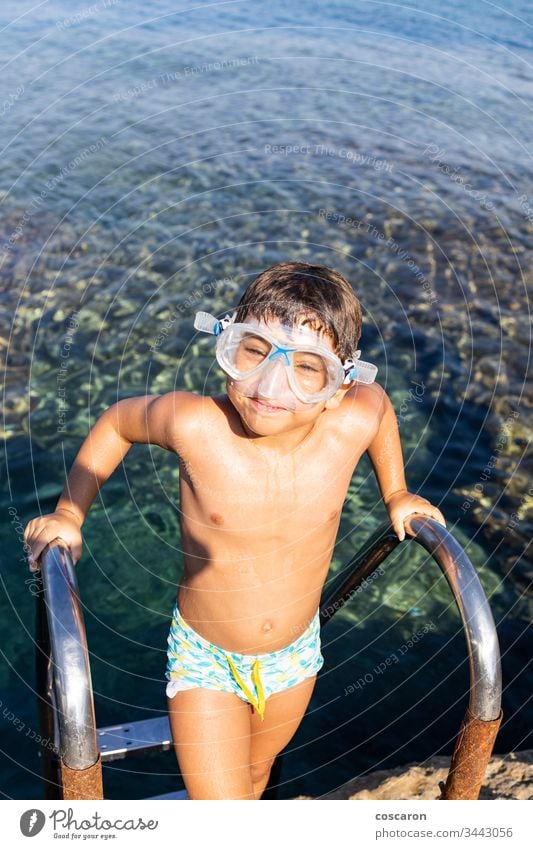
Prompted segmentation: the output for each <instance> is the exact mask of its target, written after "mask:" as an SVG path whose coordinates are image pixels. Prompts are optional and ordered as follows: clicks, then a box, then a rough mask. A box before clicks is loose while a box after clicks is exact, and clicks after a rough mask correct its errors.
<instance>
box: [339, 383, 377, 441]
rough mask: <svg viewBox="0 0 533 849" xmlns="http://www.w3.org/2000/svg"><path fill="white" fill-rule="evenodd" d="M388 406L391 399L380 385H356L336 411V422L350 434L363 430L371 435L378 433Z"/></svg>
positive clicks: (347, 393)
mask: <svg viewBox="0 0 533 849" xmlns="http://www.w3.org/2000/svg"><path fill="white" fill-rule="evenodd" d="M388 406H390V401H389V398H388V396H387V393H386V392H385V390H384V389H383V387H382V386H380V384H379V383H371V384H365V383H356V384H355V385H354V386H352V387H351V388H350V389H348V391H347V392H346V394H345V396H344V398H343V400H342V403H341V404H340V406H339V407H338V409H337V410H336V411H335V413H336V416H335V418H336V422H337V424H338V426H339V427H341V428H343V429H344V428H345V429H346V430H347V432H348V433H350V432H351V433H353V432H354V430H360V429H361V428H363V429H364V430H365V431H366V432H367V433H369V434H370V433H373V432H377V431H378V429H379V426H380V424H381V420H382V418H383V416H384V414H385V412H386V410H387V407H388Z"/></svg>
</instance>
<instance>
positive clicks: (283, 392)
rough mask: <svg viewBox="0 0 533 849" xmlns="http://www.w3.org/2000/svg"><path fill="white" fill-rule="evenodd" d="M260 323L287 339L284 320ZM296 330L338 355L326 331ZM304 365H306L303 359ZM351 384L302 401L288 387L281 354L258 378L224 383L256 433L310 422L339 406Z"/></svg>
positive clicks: (270, 433)
mask: <svg viewBox="0 0 533 849" xmlns="http://www.w3.org/2000/svg"><path fill="white" fill-rule="evenodd" d="M261 325H262V326H263V327H264V328H265V329H268V331H269V332H270V333H271V334H274V335H275V336H276V338H277V339H278V340H279V344H280V345H283V344H284V343H285V344H286V343H287V340H286V337H285V338H284V332H283V331H284V328H283V324H282V323H281V322H280V321H279V320H278V319H271V320H269V321H268V322H266V321H263V322H261ZM297 330H298V331H300V330H301V331H302V333H303V334H304V336H305V334H306V333H308V335H309V339H310V340H313V339H317V340H319V342H320V345H322V346H325V347H326V348H327V349H328V350H329V351H330V352H331V353H332V354H334V355H335V356H337V353H336V351H335V348H334V347H333V343H332V340H331V338H330V337H328V336H327V335H325V334H319V336H318V337H317V334H316V333H315V332H314V331H308V328H306V327H305V326H302V327H300V328H297ZM303 365H304V367H305V366H306V364H305V363H304V364H303ZM352 385H353V384H348V385H344V386H342V388H340V389H339V390H337V392H336V393H335V394H334V395H333V396H332V397H331V398H329V399H328V400H326V401H320V402H318V403H313V404H305V403H302V402H301V401H299V400H298V399H297V398H296V397H295V395H294V393H293V391H292V390H291V387H290V385H289V380H288V374H287V368H286V367H285V364H284V360H283V357H279V358H278V359H277V360H276V361H275V362H272V363H271V364H270V365H269V367H268V369H266V370H265V373H264V375H263V376H262V377H261V379H257V378H256V379H254V381H246V380H233V379H230V378H229V377H228V380H227V383H226V386H227V393H228V397H229V399H230V401H231V403H232V404H233V406H234V407H235V409H236V410H237V412H238V413H239V416H240V418H241V420H242V421H243V423H244V424H245V425H246V427H247V428H248V430H249V431H251V432H253V433H255V434H257V435H259V436H275V435H276V434H282V433H287V432H288V431H291V430H296V429H298V428H301V427H305V426H308V425H312V424H313V423H314V422H315V421H316V420H317V419H318V418H319V416H320V415H321V414H322V413H323V412H324V410H328V409H335V408H336V407H338V406H339V404H340V403H341V401H342V399H343V397H344V395H345V393H346V391H347V390H348V389H349V388H350V387H351V386H352Z"/></svg>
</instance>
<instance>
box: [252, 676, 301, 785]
mask: <svg viewBox="0 0 533 849" xmlns="http://www.w3.org/2000/svg"><path fill="white" fill-rule="evenodd" d="M315 682H316V675H313V676H311V677H310V678H306V679H305V680H304V681H302V682H301V683H300V684H295V686H294V687H289V689H288V690H283V691H282V692H281V693H273V694H272V695H271V696H269V697H268V699H267V700H266V703H265V718H264V720H263V722H261V718H260V717H259V716H258V715H257V713H256V712H255V711H254V712H253V715H252V717H251V729H252V738H251V749H250V770H251V778H252V784H253V790H254V795H255V798H256V799H260V798H261V794H262V793H263V791H264V789H265V787H266V785H267V783H268V777H269V775H270V770H271V768H272V764H273V763H274V760H275V758H276V756H277V755H278V754H279V752H281V750H282V749H284V748H285V746H286V745H287V743H289V741H290V740H291V739H292V737H293V736H294V734H295V733H296V729H297V728H298V726H299V725H300V722H301V721H302V718H303V715H304V713H305V711H306V709H307V706H308V704H309V701H310V699H311V695H312V693H313V689H314V686H315Z"/></svg>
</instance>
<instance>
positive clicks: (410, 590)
mask: <svg viewBox="0 0 533 849" xmlns="http://www.w3.org/2000/svg"><path fill="white" fill-rule="evenodd" d="M26 11H27V14H25V12H26ZM531 23H532V19H531V13H530V9H529V4H528V3H526V2H525V0H524V2H519V0H513V2H512V3H511V4H510V5H509V4H508V6H507V10H503V9H498V8H497V7H495V6H494V5H493V4H489V3H485V2H482V0H475V1H474V2H470V3H469V4H468V5H467V8H464V7H463V5H462V4H460V3H459V2H452V3H449V4H447V5H446V7H443V6H442V4H438V3H436V2H430V3H427V2H426V3H414V4H411V6H410V7H404V6H402V5H400V4H395V3H381V2H368V0H365V2H364V3H362V2H356V1H355V2H353V1H352V2H346V3H343V2H339V3H334V4H330V5H328V6H327V7H326V6H325V5H323V4H318V3H306V4H305V5H304V4H301V3H298V2H296V3H293V4H291V6H290V7H287V6H286V4H282V3H271V4H268V7H265V5H264V4H261V5H260V4H256V3H246V2H231V3H224V4H221V5H219V6H211V5H207V4H195V9H193V10H189V9H188V8H187V6H186V4H177V3H173V4H169V3H167V2H145V3H143V4H140V3H138V2H130V3H128V4H125V3H118V2H117V3H114V4H111V5H106V4H104V3H102V4H87V5H84V4H83V3H82V2H76V3H72V2H69V3H67V2H66V0H65V2H45V3H43V4H41V5H40V6H38V7H37V8H36V9H34V10H32V7H31V4H29V3H13V2H5V3H4V4H2V8H1V10H0V29H1V32H0V56H1V57H2V58H1V60H0V61H1V63H2V76H1V79H2V89H1V90H2V94H1V97H0V149H1V150H2V154H1V156H2V170H1V173H0V198H1V200H2V218H1V223H0V298H1V306H2V314H1V326H0V334H1V336H0V338H1V341H2V349H3V350H4V351H5V352H6V358H5V359H6V365H7V368H6V371H5V376H4V385H5V389H4V398H3V401H4V421H3V425H4V431H5V436H6V448H5V452H4V455H3V458H2V465H3V471H4V472H5V475H4V479H5V482H6V485H5V487H4V488H3V494H2V502H1V509H2V513H3V518H4V521H3V523H2V525H3V530H2V542H3V569H2V582H3V594H2V612H3V615H2V619H1V624H0V628H1V630H2V653H3V660H4V662H3V664H2V667H1V670H0V681H1V683H2V695H1V699H2V711H4V712H5V715H3V716H2V722H1V724H0V734H1V743H0V745H1V747H2V751H3V752H4V754H3V760H2V788H3V790H2V792H3V793H4V795H6V796H8V797H12V798H39V796H40V794H41V785H40V780H39V771H40V761H39V757H38V754H39V753H38V746H36V745H35V743H34V742H32V740H31V730H32V729H37V718H36V700H35V693H34V671H33V653H34V650H33V627H34V609H33V602H34V599H33V596H32V594H31V583H30V582H28V580H27V579H28V574H27V572H26V571H25V569H24V566H23V564H22V563H21V562H19V558H20V556H21V548H20V541H19V539H18V536H19V531H18V530H17V528H18V525H17V522H20V523H22V524H25V522H26V521H27V520H28V519H29V518H30V517H32V516H34V515H36V513H38V512H39V511H43V512H48V511H50V510H51V509H53V506H54V503H55V500H56V498H57V496H58V495H59V493H60V491H61V488H62V485H63V481H64V475H65V470H66V469H67V468H68V466H69V464H70V463H71V461H72V459H73V457H74V456H75V453H76V451H77V449H78V447H79V445H80V442H81V440H82V438H83V437H84V435H85V433H86V432H87V429H88V427H89V426H90V425H91V423H93V422H94V420H95V419H96V417H97V416H98V415H99V414H100V413H101V412H102V410H103V409H104V408H105V407H106V406H108V405H109V404H111V403H113V402H114V401H115V400H117V398H122V397H127V396H130V395H133V394H138V393H144V392H147V391H148V392H165V391H169V390H171V389H173V388H175V387H185V388H188V389H192V390H194V391H198V392H212V391H219V390H220V389H221V387H222V377H221V375H220V374H219V373H218V372H217V371H216V370H215V369H214V368H213V358H212V350H211V348H210V345H209V342H208V341H203V340H198V339H196V338H195V337H194V333H193V329H192V320H193V316H194V312H195V311H196V310H197V309H198V308H205V309H208V310H211V311H214V312H218V313H220V312H223V311H224V310H226V309H227V308H229V307H231V305H232V304H234V303H235V302H236V300H237V299H238V297H239V295H240V293H241V292H242V290H243V288H244V287H245V286H246V284H247V283H248V282H249V281H250V280H251V279H253V277H254V276H255V275H256V274H257V273H258V272H259V271H260V270H262V269H263V268H265V267H267V266H268V265H271V264H273V263H274V262H277V261H279V260H281V259H289V258H290V259H304V260H307V261H313V262H316V263H323V264H327V265H332V266H334V267H336V268H338V269H339V270H340V271H341V272H343V273H344V274H345V275H346V276H347V277H348V279H349V280H350V281H351V282H352V283H353V285H354V288H355V289H356V291H357V292H358V294H359V295H360V297H361V300H362V303H363V306H364V309H365V330H364V337H363V343H362V346H363V352H364V356H365V357H366V358H368V359H369V360H371V361H374V362H376V363H377V364H378V365H379V367H380V378H381V381H382V383H383V384H384V385H385V386H386V388H387V391H388V392H389V394H390V395H391V397H392V399H393V402H394V404H395V406H396V410H397V412H398V414H399V416H400V426H401V431H402V439H403V444H404V450H405V456H406V464H407V470H408V475H409V481H410V485H411V487H412V488H414V489H418V488H420V490H421V491H422V492H423V494H425V495H426V496H427V497H429V498H431V499H433V500H435V501H436V502H438V503H440V504H441V506H442V509H443V510H444V512H445V514H446V516H447V518H448V522H449V526H450V528H451V529H452V532H453V533H454V534H455V535H456V536H457V538H458V539H459V540H460V541H461V542H462V544H463V545H464V546H465V547H466V549H467V551H468V553H469V555H470V557H471V559H472V561H473V562H474V564H475V566H476V568H477V569H478V571H479V575H480V578H481V580H482V583H483V585H484V587H485V590H486V592H487V594H488V595H489V597H490V600H491V605H492V609H493V611H494V616H495V619H496V622H497V624H498V630H499V635H500V640H501V645H502V653H503V662H504V677H505V689H504V711H505V716H506V719H505V722H504V725H503V727H502V731H501V734H500V736H499V738H498V741H497V746H496V748H497V750H498V751H507V750H509V749H512V748H513V749H520V748H524V747H526V746H527V745H531V739H530V737H529V736H528V735H529V734H530V727H531V712H530V710H529V708H528V699H529V697H530V693H531V677H530V675H529V663H530V658H531V640H530V630H531V629H530V624H529V623H530V595H529V594H528V588H529V586H530V582H531V578H532V574H533V573H532V571H531V566H530V564H528V562H527V560H526V558H525V553H524V552H525V547H526V545H527V542H528V541H529V539H530V537H531V512H530V511H531V493H530V492H529V494H528V488H529V486H530V484H529V477H528V470H529V468H530V466H529V465H528V461H527V458H526V447H527V438H528V433H529V427H530V411H529V408H528V406H527V403H526V401H527V396H526V395H525V391H526V388H527V387H526V383H525V380H526V375H527V362H528V354H529V340H530V321H529V314H528V308H527V299H526V283H527V279H526V274H527V270H528V268H529V267H530V262H529V260H530V257H531V249H532V241H533V240H532V220H533V192H532V190H531V176H530V158H531V141H530V139H531V105H532V93H533V89H532V85H531V34H532V28H531ZM387 239H389V240H392V241H389V243H387ZM417 386H418V387H421V388H420V391H419V394H418V395H417V393H416V387H417ZM491 457H496V458H497V462H496V463H495V464H492V465H491V466H490V469H489V472H487V468H488V466H487V464H488V463H489V462H490V458H491ZM177 483H178V471H177V464H176V462H175V459H173V458H172V457H170V456H169V455H167V454H165V453H164V452H162V451H161V450H159V449H148V448H145V447H141V446H137V447H135V448H133V449H132V451H131V452H130V454H129V455H128V457H127V462H126V465H125V468H124V469H121V470H118V471H117V472H116V474H115V475H114V476H113V478H112V479H111V480H110V481H109V482H108V484H107V485H106V487H105V489H104V490H103V492H102V494H101V497H100V498H99V499H98V500H97V501H96V502H95V504H94V506H93V508H92V510H91V513H90V515H89V517H88V519H87V522H86V525H85V537H84V538H85V554H84V558H83V560H82V561H81V562H80V565H79V568H78V574H79V580H80V586H81V592H82V598H83V601H84V604H85V605H86V608H85V617H86V624H87V630H88V635H89V645H90V649H91V664H92V671H93V682H94V689H95V699H96V710H97V720H98V724H99V725H105V724H110V723H114V722H117V721H122V720H126V719H130V720H131V719H136V718H142V717H148V716H154V715H158V714H160V713H161V712H162V711H164V710H165V702H164V681H163V675H164V661H165V655H164V649H165V639H166V632H167V629H168V624H169V616H170V611H171V605H172V600H173V597H174V594H175V587H176V583H177V581H178V577H179V572H180V569H181V552H180V540H179V527H178V519H179V505H178V503H177ZM13 511H14V512H13ZM384 518H385V513H384V510H383V508H382V506H381V505H380V502H379V498H378V494H377V491H376V487H375V484H374V482H373V480H372V477H371V475H370V470H369V467H368V464H366V463H362V464H361V466H360V468H359V470H358V471H357V474H356V475H355V477H354V480H353V482H352V485H351V487H350V491H349V494H348V498H347V500H346V505H345V511H344V515H343V521H342V525H341V532H340V534H339V539H338V544H337V547H336V550H335V556H334V561H333V564H332V574H334V572H335V571H336V570H337V569H338V568H339V567H340V566H341V564H342V563H344V562H345V561H346V560H347V559H348V558H349V556H350V555H351V553H352V552H353V550H354V549H355V548H356V547H358V546H359V545H360V544H361V543H362V542H363V541H364V539H365V538H366V536H368V535H369V534H370V533H371V532H372V531H373V530H374V528H375V527H376V526H377V525H378V524H379V523H380V522H381V521H382V520H383V519H384ZM450 602H451V599H450V596H449V594H448V591H447V589H446V586H445V584H444V582H443V580H442V579H441V578H440V576H439V572H438V569H437V567H436V566H434V565H433V564H432V563H431V562H430V561H428V560H427V558H425V556H424V555H423V554H422V553H421V552H417V551H415V552H413V550H412V546H405V547H403V548H402V549H401V550H400V551H399V553H397V554H396V555H395V556H394V557H393V558H391V562H390V564H389V566H388V569H387V576H386V577H380V578H379V580H376V582H375V583H373V584H372V586H371V587H370V588H368V589H367V590H366V591H365V593H364V594H358V595H357V596H356V598H355V599H354V601H353V602H352V603H351V605H350V606H349V608H346V609H345V610H344V611H343V612H342V613H340V614H338V615H337V617H336V618H335V619H334V620H333V622H332V623H331V625H329V626H328V629H327V630H326V631H325V632H324V645H325V649H324V653H325V657H326V666H325V667H324V670H323V673H322V676H321V678H320V681H319V684H318V686H317V689H316V693H315V696H314V697H313V701H312V704H311V708H310V711H309V714H308V716H307V718H306V720H305V722H304V724H303V725H302V727H301V729H300V731H299V732H298V735H297V737H296V738H295V739H294V741H293V742H292V743H291V745H290V747H289V750H290V753H289V755H288V757H287V759H286V765H285V773H284V784H283V787H282V795H284V796H287V797H291V796H294V795H296V794H298V793H309V794H320V793H324V792H327V791H328V790H331V789H333V788H334V787H336V786H337V785H338V784H340V783H341V782H342V781H345V780H347V779H348V778H350V777H352V776H354V775H356V774H359V773H361V772H363V771H365V770H368V769H370V768H383V767H386V766H391V765H396V764H400V763H404V762H407V761H409V760H413V759H422V758H425V757H427V756H429V755H431V754H433V753H436V752H439V753H443V752H450V751H451V747H452V742H453V738H454V736H455V733H456V731H457V728H458V726H459V722H460V718H461V715H462V712H463V710H464V708H465V705H466V688H467V685H468V677H467V667H466V663H465V653H464V643H463V638H462V634H461V632H460V629H459V619H458V614H457V612H456V611H455V609H454V607H453V605H451V603H450ZM428 623H434V625H435V628H434V629H431V630H429V631H428V632H427V633H426V634H425V636H424V638H423V639H421V640H420V642H419V643H418V644H417V647H416V649H412V650H410V651H408V652H406V653H405V654H404V655H402V661H401V664H397V665H396V664H395V665H393V666H391V667H390V668H389V671H388V672H387V673H386V674H383V675H375V676H374V679H375V680H374V681H373V682H372V685H371V686H365V687H363V688H360V689H359V690H357V691H356V693H355V694H351V693H349V694H348V695H345V690H346V689H347V688H348V686H349V685H350V684H351V683H353V682H356V681H357V680H358V679H359V678H360V677H362V676H364V675H365V673H366V674H368V673H369V672H370V673H371V674H373V672H372V671H373V670H374V669H375V667H376V666H377V665H378V664H379V663H380V662H381V661H383V660H384V659H386V658H387V657H389V656H390V655H391V653H393V652H395V651H398V650H399V649H400V648H401V647H402V646H403V645H404V644H405V643H406V641H407V640H408V639H409V637H410V636H412V634H414V633H416V631H417V630H419V629H421V628H423V627H424V625H426V624H428ZM11 713H12V714H14V715H15V716H16V717H17V718H18V720H19V723H18V727H20V726H21V724H22V723H24V728H23V729H22V730H20V731H18V730H17V727H16V725H15V724H14V722H13V720H9V719H8V717H9V716H10V714H11ZM176 773H177V770H176V765H175V762H174V760H173V755H172V754H171V753H169V754H168V755H161V756H157V757H154V758H150V759H148V760H144V761H139V762H133V761H132V762H124V761H123V762H116V763H114V764H110V765H109V766H108V767H106V775H105V782H106V794H107V795H108V796H110V797H112V798H121V797H122V798H136V797H142V796H145V795H147V790H146V781H147V774H148V775H149V776H150V791H149V792H150V795H155V794H157V793H163V792H165V791H167V790H170V789H172V788H173V787H175V786H176V784H177V783H179V778H177V777H176Z"/></svg>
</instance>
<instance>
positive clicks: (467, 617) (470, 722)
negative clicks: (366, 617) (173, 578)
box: [36, 515, 502, 799]
mask: <svg viewBox="0 0 533 849" xmlns="http://www.w3.org/2000/svg"><path fill="white" fill-rule="evenodd" d="M406 529H407V534H408V536H407V540H410V541H415V542H417V543H419V544H420V545H422V546H423V547H424V548H425V549H426V550H427V551H428V552H429V553H430V554H431V556H432V557H433V559H434V560H435V561H436V563H437V564H438V566H439V567H440V569H441V570H442V572H443V574H444V575H445V577H446V580H447V582H448V585H449V587H450V590H451V592H452V594H453V596H454V598H455V601H456V603H457V606H458V608H459V612H460V615H461V619H462V624H463V629H464V634H465V639H466V645H467V650H468V656H469V666H470V697H469V703H468V707H467V710H466V713H465V716H464V718H463V721H462V724H461V727H460V729H459V734H458V736H457V740H456V744H455V748H454V752H453V755H452V758H451V764H450V770H449V773H448V777H447V779H446V782H442V783H441V786H440V790H441V797H440V798H441V799H477V798H478V796H479V791H480V788H481V784H482V781H483V777H484V774H485V770H486V767H487V764H488V761H489V758H490V756H491V753H492V749H493V746H494V740H495V738H496V735H497V733H498V728H499V726H500V723H501V719H502V712H501V663H500V650H499V645H498V637H497V634H496V628H495V625H494V619H493V617H492V613H491V611H490V607H489V604H488V601H487V598H486V596H485V593H484V591H483V588H482V586H481V583H480V581H479V578H478V576H477V574H476V571H475V569H474V567H473V565H472V563H471V562H470V560H469V558H468V557H467V555H466V553H465V552H464V550H463V549H462V547H461V546H460V545H459V543H458V542H457V540H456V539H455V538H454V537H453V536H452V535H451V534H450V533H449V531H447V530H446V529H445V528H443V527H442V525H439V524H438V523H437V522H435V521H433V520H432V519H428V518H425V517H421V516H414V515H413V516H411V517H410V519H408V520H407V522H406ZM407 540H406V541H407ZM399 544H401V543H400V541H399V540H398V537H397V536H396V534H395V532H394V531H393V529H392V527H391V526H390V524H388V523H386V524H384V525H382V526H381V527H380V528H378V530H377V531H376V532H375V533H374V534H373V536H372V537H371V538H370V539H369V540H368V541H367V542H366V544H365V545H364V546H363V548H362V549H361V550H360V551H359V552H358V553H357V554H356V555H355V556H354V557H353V558H352V559H351V560H350V561H349V563H348V564H347V565H346V566H345V567H344V568H343V569H342V571H341V574H340V577H339V578H338V579H337V581H336V586H335V588H334V589H333V590H332V591H331V593H330V595H329V596H328V598H327V599H326V600H325V601H324V603H323V604H322V605H321V607H320V623H321V626H322V627H324V626H325V625H326V624H327V622H329V620H330V619H331V618H332V617H333V616H334V614H335V613H336V612H337V610H340V608H341V607H342V606H343V605H344V604H346V602H347V601H348V600H349V599H350V598H351V597H352V596H353V594H354V593H355V591H356V590H357V588H358V587H359V586H360V585H361V583H362V582H363V581H364V580H365V579H366V578H368V577H369V575H371V574H372V572H373V571H374V570H375V569H377V568H378V566H380V564H381V563H383V561H384V560H386V558H387V557H388V555H389V554H390V553H391V552H392V551H393V550H394V549H395V548H396V546H397V545H399ZM36 673H37V693H38V697H39V713H40V723H41V732H42V735H43V737H45V738H46V739H49V740H51V741H53V748H50V749H49V748H44V750H43V780H44V784H45V798H48V799H102V798H103V787H102V763H105V762H106V761H112V760H117V759H119V758H126V757H128V756H131V755H140V754H143V753H148V752H158V751H165V750H166V749H169V748H171V747H172V738H171V734H170V727H169V722H168V719H167V717H160V718H156V719H148V720H141V721H138V722H130V723H125V724H123V725H112V726H108V727H106V728H97V727H96V721H95V713H94V701H93V691H92V683H91V671H90V664H89V653H88V649H87V638H86V633H85V626H84V622H83V613H82V607H81V603H80V598H79V591H78V582H77V578H76V572H75V569H74V566H73V564H72V560H71V557H70V553H69V551H68V549H66V548H65V547H64V544H63V543H62V541H61V540H54V541H53V542H52V543H50V545H49V546H48V547H47V548H46V549H45V552H44V553H43V555H42V557H41V585H40V589H39V592H38V593H37V638H36ZM278 766H279V765H278ZM272 775H273V777H274V776H276V775H277V769H276V765H275V767H274V769H273V771H272ZM267 796H268V793H265V796H264V798H266V797H267ZM274 796H275V794H274ZM270 797H271V798H272V795H271V796H270ZM151 798H158V799H171V798H172V799H176V798H181V799H186V798H187V796H186V793H185V791H178V792H176V793H170V794H166V795H164V796H156V797H151Z"/></svg>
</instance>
